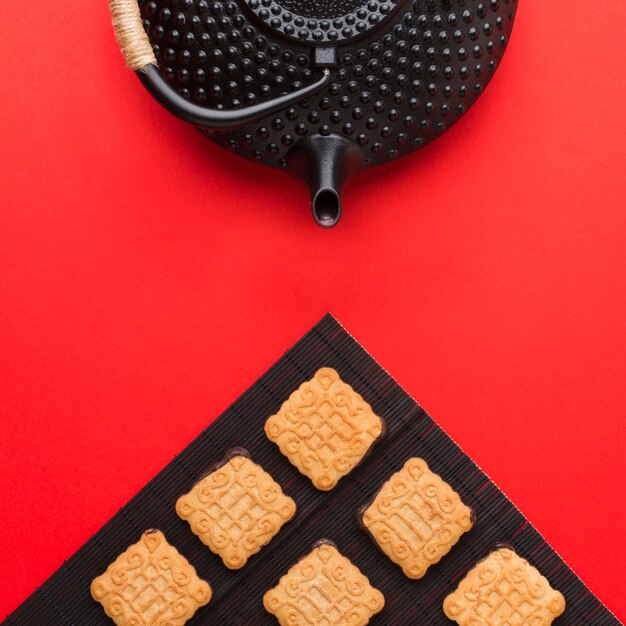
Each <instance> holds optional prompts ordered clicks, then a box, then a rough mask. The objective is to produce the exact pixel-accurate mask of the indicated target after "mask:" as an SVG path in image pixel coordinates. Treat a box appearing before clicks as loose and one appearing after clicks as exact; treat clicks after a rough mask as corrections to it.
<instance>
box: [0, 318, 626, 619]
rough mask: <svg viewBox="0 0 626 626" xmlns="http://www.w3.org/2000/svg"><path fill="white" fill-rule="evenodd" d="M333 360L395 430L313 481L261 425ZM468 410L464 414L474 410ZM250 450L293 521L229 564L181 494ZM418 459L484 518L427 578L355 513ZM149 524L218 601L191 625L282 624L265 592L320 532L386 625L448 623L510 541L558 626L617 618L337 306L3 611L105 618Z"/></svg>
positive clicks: (50, 616)
mask: <svg viewBox="0 0 626 626" xmlns="http://www.w3.org/2000/svg"><path fill="white" fill-rule="evenodd" d="M323 366H329V367H334V368H335V369H336V370H337V371H338V372H339V374H340V376H341V378H342V379H343V380H345V381H346V382H347V383H349V384H350V385H352V386H353V387H354V388H355V389H356V390H357V391H358V392H359V393H360V394H361V395H362V396H363V397H364V398H365V399H366V400H367V401H368V402H369V403H370V404H371V405H372V407H373V409H374V411H375V412H376V413H377V414H378V415H380V416H381V417H383V418H384V419H385V421H386V423H387V429H388V433H387V437H386V439H385V440H384V441H382V442H381V443H379V444H378V445H377V446H376V448H375V449H374V452H373V453H372V454H371V455H370V456H369V457H368V458H367V459H366V461H365V462H364V463H363V464H362V465H361V466H360V467H358V468H357V469H356V470H355V471H353V472H352V474H350V475H349V476H348V477H346V478H344V479H343V480H341V481H340V483H339V485H338V487H337V488H335V489H334V490H333V491H331V492H330V493H322V492H319V491H317V490H316V489H314V488H313V486H312V485H311V483H310V481H309V480H308V479H307V478H305V477H304V476H301V475H300V474H299V473H298V471H297V470H296V469H295V468H294V467H292V466H291V465H290V463H289V462H288V461H287V460H286V459H285V458H284V457H283V456H282V455H281V454H280V453H279V451H278V448H277V447H276V446H275V445H274V444H272V443H270V442H269V441H268V440H267V439H266V438H265V435H264V432H263V425H264V423H265V420H266V418H267V417H268V416H269V415H271V414H273V413H274V412H276V411H277V409H278V408H279V407H280V405H281V404H282V402H283V401H284V400H285V399H286V398H287V397H288V396H289V395H290V393H291V392H292V391H293V390H294V389H296V388H297V387H298V386H299V385H300V384H301V383H302V382H304V381H305V380H307V379H309V378H311V377H312V375H313V374H314V373H315V371H316V370H317V369H318V368H320V367H323ZM470 418H471V416H468V419H470ZM234 447H244V448H246V449H247V450H249V452H250V453H251V456H252V459H253V460H254V461H256V462H257V463H259V464H260V465H262V466H263V468H264V469H265V470H267V471H268V472H269V473H270V474H271V475H272V476H273V477H274V478H275V480H277V481H278V482H279V483H280V484H281V485H282V486H283V489H284V491H285V493H287V494H288V495H289V496H291V497H292V498H293V499H294V500H295V501H296V502H297V504H298V514H297V516H296V518H295V520H294V521H292V522H291V523H289V524H287V525H286V526H285V527H284V528H283V529H282V531H281V532H280V533H279V534H278V535H277V536H276V537H275V538H274V539H273V540H272V541H271V542H270V544H269V545H268V546H266V547H265V548H264V549H263V550H262V551H261V552H260V553H259V554H258V555H256V556H254V557H252V558H251V559H250V561H249V563H248V564H247V565H246V567H245V568H244V569H243V570H240V571H238V572H233V571H229V570H227V569H226V568H225V567H224V565H223V564H222V562H221V560H220V559H219V557H217V556H215V555H214V554H212V553H211V552H210V551H209V550H208V548H206V547H205V546H204V545H203V544H202V543H201V542H200V540H199V539H198V538H197V537H196V536H195V535H193V534H192V532H191V530H190V528H189V526H188V524H187V523H186V522H184V521H182V520H181V519H179V518H178V516H177V515H176V512H175V510H174V503H175V501H176V500H177V498H178V496H180V495H181V494H183V493H185V492H186V491H188V490H189V489H190V487H191V486H192V485H193V484H194V483H195V482H196V480H197V479H198V478H199V477H200V476H201V475H202V473H203V472H204V471H205V470H206V469H207V468H208V467H209V466H210V465H212V464H213V463H214V462H215V461H216V460H219V459H220V458H221V457H223V456H224V454H225V453H226V452H227V451H228V450H229V449H231V448H234ZM411 456H419V457H422V458H424V459H425V460H426V461H427V462H428V464H429V466H430V468H431V469H432V470H433V471H434V472H436V473H438V474H439V475H440V476H441V477H442V478H443V479H444V480H446V481H447V482H449V483H450V484H451V485H452V487H453V488H454V489H455V490H456V491H457V492H458V493H459V494H460V495H461V498H462V499H463V501H464V502H465V503H466V504H468V505H469V506H471V507H472V508H473V509H474V511H475V512H476V515H477V521H476V525H475V526H474V528H473V529H472V531H471V532H469V533H467V534H465V535H464V536H463V538H462V539H461V541H460V542H459V543H458V544H457V545H456V546H455V547H454V548H453V549H452V551H451V552H450V553H449V554H448V555H447V556H446V557H444V558H443V560H442V561H441V562H440V563H439V564H438V565H436V566H433V567H431V568H430V569H429V570H428V573H427V575H426V577H425V578H424V579H422V580H419V581H412V580H409V579H407V578H405V577H404V575H403V574H402V571H401V570H400V568H399V567H398V566H397V565H394V564H393V563H392V562H391V561H389V560H388V558H387V557H386V556H385V555H383V553H382V552H380V551H379V550H378V549H377V548H376V547H375V546H374V545H373V543H372V541H371V539H370V538H369V537H368V536H366V534H365V532H364V531H363V530H361V529H360V528H359V527H358V525H357V523H356V521H355V512H356V511H357V509H358V508H359V507H360V506H361V505H362V504H364V503H365V502H367V501H368V500H370V499H371V498H372V496H373V495H374V493H375V492H376V491H377V489H378V488H379V487H380V485H381V484H382V483H383V482H384V481H385V480H386V479H387V478H388V477H389V476H390V475H391V474H392V473H393V472H395V471H397V470H398V469H400V468H401V467H402V465H403V464H404V462H405V461H406V460H407V459H408V458H409V457H411ZM148 528H159V529H161V530H162V531H163V532H164V533H165V536H166V537H167V539H168V541H169V542H170V543H171V544H173V545H174V546H176V548H177V549H178V550H179V551H180V552H181V553H182V554H184V555H185V556H186V557H187V558H188V559H189V561H190V562H191V563H192V564H193V565H194V566H195V568H196V570H197V572H198V574H199V576H200V577H202V578H204V579H205V580H207V581H209V582H210V584H211V586H212V587H213V599H212V600H211V603H210V604H209V605H208V606H206V607H204V608H202V609H200V610H199V611H198V613H197V614H196V616H195V617H194V618H193V620H191V621H190V622H188V623H189V624H192V625H193V624H220V625H221V624H225V625H231V624H232V625H233V626H234V625H241V626H264V625H268V626H272V625H275V624H276V621H275V620H274V618H273V617H272V616H270V615H269V614H268V613H266V612H265V610H264V609H263V605H262V600H261V598H262V596H263V594H264V592H265V591H266V590H267V589H268V588H270V587H273V586H274V585H275V584H276V582H277V581H278V579H279V578H280V577H281V576H282V575H283V574H284V573H285V572H286V571H287V569H288V568H289V567H290V566H291V565H292V564H293V563H294V562H295V561H296V560H298V559H299V558H300V557H302V556H304V555H305V554H306V553H307V552H308V551H309V550H310V548H311V545H312V544H313V543H315V542H316V541H317V540H318V539H320V538H327V539H331V540H332V541H334V542H335V543H336V544H337V546H338V547H339V549H340V551H341V552H342V553H343V554H345V555H346V556H347V557H348V558H349V559H350V560H352V562H353V563H355V564H356V565H357V566H358V567H359V568H360V569H361V570H362V571H363V573H364V574H366V575H367V576H368V577H369V579H370V581H371V583H372V584H373V585H374V586H375V587H376V588H378V589H380V590H381V591H382V592H383V594H384V595H385V601H386V604H385V609H384V610H383V612H381V613H380V614H378V615H377V616H376V617H375V618H374V619H373V620H372V621H371V622H370V623H371V624H379V625H380V624H386V625H390V626H413V625H415V626H418V625H420V626H422V625H424V626H431V625H435V626H436V625H439V624H441V625H446V624H448V625H451V624H452V622H449V621H448V620H447V619H446V618H445V617H444V615H443V612H442V609H441V606H442V602H443V599H444V597H445V596H446V595H447V594H448V593H450V592H451V591H453V590H454V589H456V586H457V585H458V583H459V581H460V580H461V578H462V577H463V576H464V574H465V573H466V572H467V570H468V569H470V568H471V567H472V566H473V565H474V564H475V563H476V562H477V561H478V560H480V559H482V558H483V557H485V556H486V555H487V554H488V553H489V552H490V551H491V550H492V549H493V548H494V547H495V546H496V545H497V544H498V543H502V542H504V543H508V544H510V545H511V546H513V548H514V549H515V551H516V552H517V553H518V554H519V555H520V556H522V557H524V558H526V559H528V560H529V561H530V562H531V563H532V564H533V565H535V566H536V567H537V568H538V569H539V570H540V571H541V572H542V573H543V574H544V575H545V576H546V577H547V578H548V579H549V581H550V583H551V584H552V586H553V587H555V588H556V589H558V590H559V591H561V593H563V595H564V596H565V598H566V601H567V609H566V612H565V613H564V614H563V616H562V617H560V618H559V619H558V620H557V621H556V622H555V624H563V625H565V624H567V625H568V626H570V625H571V626H578V625H582V624H589V625H592V626H604V625H609V624H619V623H620V622H619V621H618V620H617V618H616V617H615V616H614V615H612V613H611V612H610V611H609V610H608V609H607V608H606V607H605V606H604V605H602V603H601V602H600V601H599V600H598V599H597V598H596V597H595V596H594V595H593V594H592V593H591V592H590V591H589V589H587V588H586V587H585V585H584V584H583V583H582V581H581V580H580V579H579V578H578V577H577V576H576V575H575V574H574V573H573V572H572V570H570V569H569V567H568V566H567V565H566V564H565V563H564V562H563V560H562V559H561V558H560V557H559V555H558V554H557V553H556V552H555V551H554V550H553V549H552V548H551V547H550V546H549V545H548V544H547V543H546V542H545V541H544V539H543V538H542V537H541V535H540V534H539V533H538V532H537V531H536V530H535V529H534V528H533V526H532V525H531V524H530V523H529V522H528V520H526V519H525V518H524V516H523V515H522V514H521V513H520V512H519V511H518V510H517V509H516V508H515V506H513V504H512V503H511V502H510V501H509V500H508V499H507V498H506V496H505V495H504V494H503V493H502V492H501V491H500V490H499V489H498V488H497V487H496V486H495V485H494V484H493V483H492V482H491V481H490V480H489V478H488V477H487V476H486V475H485V474H484V473H483V472H482V471H481V470H480V468H478V467H477V466H476V465H475V464H474V463H473V462H472V460H471V459H470V458H469V457H468V456H467V455H465V454H464V453H463V451H462V450H461V449H460V448H459V447H458V446H457V445H456V444H455V443H454V442H453V441H452V440H451V439H450V437H448V435H446V433H445V432H443V430H441V428H439V426H437V424H436V423H435V422H434V421H433V420H432V419H431V418H430V417H429V416H428V415H427V414H426V412H425V411H424V410H423V409H422V408H421V407H420V406H419V405H418V404H417V403H416V402H415V400H413V399H412V398H411V397H410V396H409V395H408V394H407V393H406V392H405V391H404V390H403V389H402V388H401V387H400V386H399V385H398V384H397V383H396V382H395V381H394V380H393V378H391V376H389V374H388V373H387V372H386V371H385V370H383V368H382V367H381V366H380V365H378V364H377V363H376V361H374V359H373V358H372V357H371V356H370V355H369V354H367V353H366V352H365V350H364V349H363V348H362V347H361V346H360V345H359V344H358V343H357V342H356V341H355V340H354V339H353V338H352V337H351V336H350V335H349V334H348V333H347V332H346V331H345V330H344V329H343V327H342V326H341V325H340V324H339V323H338V322H337V321H336V320H335V319H334V318H333V317H332V316H331V315H326V316H325V317H324V318H323V319H322V320H321V321H320V322H319V323H318V324H317V325H316V326H315V327H314V328H313V329H312V330H311V331H310V332H309V333H307V334H306V335H305V336H304V337H303V338H302V339H301V340H300V341H299V342H298V343H297V344H296V345H295V346H294V347H293V348H291V350H289V351H288V352H287V353H286V354H285V355H284V356H283V357H282V358H281V359H280V360H279V361H278V362H277V363H276V364H275V365H274V366H273V367H272V368H271V369H270V370H269V371H268V372H267V373H266V374H264V375H263V376H262V377H261V378H260V379H259V380H258V381H257V382H256V383H255V384H254V385H253V386H252V387H251V388H250V389H248V391H246V392H245V393H244V394H243V395H242V396H241V397H240V398H239V399H238V400H237V401H236V402H235V403H234V404H233V405H232V406H231V407H230V408H229V409H227V410H226V411H225V412H224V413H223V414H222V415H221V416H220V417H219V418H218V419H217V420H216V421H215V422H214V423H212V424H211V425H210V426H209V427H208V428H207V429H206V430H205V431H204V432H202V433H201V434H200V436H199V437H198V438H197V439H196V440H195V441H193V442H192V443H191V444H190V445H189V446H188V447H187V448H186V449H185V450H183V452H181V453H180V454H179V455H178V456H177V457H175V458H174V460H173V461H172V462H171V463H170V464H169V465H168V466H167V467H166V468H165V469H164V470H163V471H162V472H161V473H160V474H159V475H158V476H157V477H156V478H154V479H153V480H152V481H151V482H149V483H148V484H147V485H146V486H145V487H144V488H143V489H142V490H141V491H140V492H139V494H137V496H135V497H134V498H133V499H132V500H131V501H130V502H129V503H128V504H127V505H126V506H124V507H123V508H122V509H121V510H120V511H119V513H117V515H115V517H113V519H111V520H110V521H109V522H108V523H107V524H106V525H105V526H104V527H103V528H102V529H101V530H100V531H99V532H98V533H96V534H95V535H94V536H93V537H92V538H91V539H90V540H89V541H88V542H87V543H86V544H85V545H84V546H83V547H82V548H81V549H80V550H79V551H78V552H77V553H76V554H75V555H74V556H73V557H72V558H71V559H69V560H68V561H67V562H66V563H64V565H63V566H62V567H61V568H60V569H59V570H58V571H57V572H56V573H55V574H53V575H52V576H51V577H50V578H49V579H48V581H46V582H45V583H44V584H43V585H42V586H41V587H40V588H39V589H37V591H35V592H34V593H33V595H32V596H31V597H30V598H29V599H28V600H26V602H24V604H22V606H20V607H19V608H18V609H17V610H16V611H15V612H14V613H13V614H12V615H11V616H9V617H8V618H7V620H6V623H7V624H10V625H19V626H27V625H36V626H43V625H45V626H54V625H56V624H59V625H75V626H92V625H94V626H97V625H99V624H102V626H107V625H108V624H111V622H110V620H109V619H108V618H107V617H106V616H105V614H104V612H103V610H102V607H101V606H100V605H99V604H97V603H96V602H94V601H93V600H92V598H91V595H90V592H89V585H90V582H91V580H92V579H93V578H94V577H95V576H97V575H99V574H101V573H102V572H104V570H105V569H106V568H107V566H108V565H109V563H110V562H111V561H113V560H114V559H115V557H116V556H117V555H118V554H119V553H120V552H123V551H124V550H125V549H126V548H127V547H128V546H129V545H130V544H131V543H134V542H136V541H137V540H138V539H139V536H140V535H141V533H142V532H143V531H144V530H146V529H148Z"/></svg>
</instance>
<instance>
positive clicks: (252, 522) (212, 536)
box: [176, 456, 296, 569]
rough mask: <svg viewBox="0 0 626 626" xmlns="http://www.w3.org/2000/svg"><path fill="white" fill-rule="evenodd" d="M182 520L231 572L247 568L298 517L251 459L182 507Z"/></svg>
mask: <svg viewBox="0 0 626 626" xmlns="http://www.w3.org/2000/svg"><path fill="white" fill-rule="evenodd" d="M176 512H177V513H178V515H179V516H180V517H181V518H182V519H184V520H187V521H188V522H189V525H190V526H191V530H193V532H194V533H195V534H196V535H198V537H200V540H201V541H202V542H203V543H204V544H206V545H207V546H208V547H209V548H210V549H211V551H213V552H215V554H218V555H219V556H221V557H222V560H223V561H224V565H226V567H228V568H230V569H239V568H241V567H243V566H244V565H245V564H246V562H247V561H248V559H249V558H250V557H251V556H252V555H253V554H256V553H257V552H259V550H261V548H262V547H263V546H264V545H266V544H267V543H269V542H270V540H271V539H272V537H274V535H276V533H278V531H279V530H280V529H281V527H282V525H283V524H284V523H285V522H287V521H289V520H290V519H291V518H292V517H293V516H294V515H295V513H296V503H295V502H294V501H293V500H292V499H291V498H289V497H288V496H286V495H285V494H284V493H283V491H282V489H281V488H280V485H279V484H278V483H276V482H275V481H274V479H273V478H272V477H271V476H270V475H269V474H268V473H267V472H265V471H264V470H263V468H261V467H260V466H259V465H257V464H256V463H253V462H252V461H251V460H250V459H249V458H247V457H245V456H234V457H233V458H232V459H230V460H229V461H228V462H227V463H226V464H225V465H223V466H222V467H220V468H218V469H217V470H215V471H214V472H212V473H211V474H209V475H208V476H207V477H206V478H203V479H202V480H201V481H200V482H198V483H197V484H196V485H195V486H194V487H193V489H192V490H191V491H190V492H189V493H188V494H186V495H184V496H182V497H181V498H179V500H178V502H177V503H176Z"/></svg>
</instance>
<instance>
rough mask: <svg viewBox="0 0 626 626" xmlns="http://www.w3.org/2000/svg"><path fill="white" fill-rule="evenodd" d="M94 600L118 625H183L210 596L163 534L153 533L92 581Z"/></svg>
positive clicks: (202, 583)
mask: <svg viewBox="0 0 626 626" xmlns="http://www.w3.org/2000/svg"><path fill="white" fill-rule="evenodd" d="M91 595H92V596H93V598H94V599H95V600H97V601H98V602H100V604H102V606H103V607H104V610H105V612H106V614H107V615H108V616H109V617H110V618H111V619H112V620H113V621H114V622H115V623H116V624H117V625H118V626H130V625H131V624H132V625H137V626H140V625H142V624H150V626H182V624H184V623H185V622H186V621H187V620H189V619H191V617H192V616H193V614H194V613H195V612H196V610H197V609H198V608H199V607H201V606H204V605H205V604H208V602H209V600H210V599H211V595H212V592H211V587H210V586H209V585H208V583H206V582H204V581H203V580H201V579H200V578H198V576H197V575H196V570H195V569H194V568H193V566H192V565H190V563H189V562H188V561H187V559H185V557H184V556H183V555H182V554H180V553H179V552H178V550H176V548H174V547H173V546H171V545H170V544H169V543H167V541H166V539H165V537H164V536H163V533H162V532H160V531H158V530H149V531H147V532H145V533H144V534H143V535H142V536H141V539H140V540H139V541H138V542H137V543H135V544H133V545H132V546H130V547H129V548H128V549H127V550H126V552H123V553H122V554H120V556H118V557H117V559H116V560H115V561H114V562H113V563H111V565H109V567H108V568H107V571H106V572H105V573H104V574H102V576H98V577H97V578H94V580H93V582H92V583H91Z"/></svg>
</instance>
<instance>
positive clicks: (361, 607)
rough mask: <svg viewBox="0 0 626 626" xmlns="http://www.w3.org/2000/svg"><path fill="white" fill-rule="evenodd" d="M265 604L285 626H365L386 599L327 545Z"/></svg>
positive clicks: (287, 576) (285, 578)
mask: <svg viewBox="0 0 626 626" xmlns="http://www.w3.org/2000/svg"><path fill="white" fill-rule="evenodd" d="M263 604H264V606H265V608H266V609H267V611H269V612H270V613H272V614H274V615H275V616H276V617H277V618H278V621H279V623H280V624H281V626H314V625H315V626H339V625H341V626H344V625H346V624H350V625H351V626H365V624H367V623H368V622H369V621H370V619H371V617H372V616H373V615H375V614H376V613H378V612H380V611H382V609H383V607H384V606H385V598H384V596H383V594H382V593H381V592H380V591H378V590H377V589H374V587H372V586H371V585H370V582H369V580H368V579H367V577H366V576H364V575H363V574H362V573H361V572H360V571H359V569H358V568H357V567H355V566H354V565H353V564H352V563H351V562H350V561H349V560H348V559H347V558H346V557H344V556H342V555H341V554H340V552H339V551H338V550H337V548H335V547H334V546H333V545H329V544H324V545H320V546H319V547H318V548H315V549H314V550H313V552H311V553H310V554H309V555H307V556H306V557H304V558H303V559H302V560H301V561H298V563H296V564H295V565H294V566H293V567H292V568H291V569H290V570H289V571H288V572H287V574H285V575H284V576H283V577H282V578H281V579H280V581H279V583H278V585H277V586H276V587H275V588H274V589H271V590H270V591H268V592H267V593H266V594H265V596H264V597H263Z"/></svg>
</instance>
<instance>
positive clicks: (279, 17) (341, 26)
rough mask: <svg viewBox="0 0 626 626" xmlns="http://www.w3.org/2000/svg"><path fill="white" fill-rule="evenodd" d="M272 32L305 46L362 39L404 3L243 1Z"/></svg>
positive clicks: (373, 0) (376, 0)
mask: <svg viewBox="0 0 626 626" xmlns="http://www.w3.org/2000/svg"><path fill="white" fill-rule="evenodd" d="M244 1H245V3H246V4H247V5H248V7H249V8H250V9H251V10H252V11H253V13H255V14H256V16H257V17H258V18H259V19H260V20H261V21H263V22H264V23H265V25H266V26H268V27H269V28H271V29H272V30H275V31H278V32H280V33H282V34H283V35H285V36H286V37H289V38H290V39H295V40H297V41H300V42H302V43H307V44H313V45H333V44H338V43H345V42H347V41H349V40H351V39H354V38H355V37H360V36H361V35H364V34H365V33H367V32H368V31H369V30H370V29H372V28H374V27H377V26H380V25H381V24H382V22H383V21H384V20H386V19H387V18H389V17H390V16H391V15H393V13H394V12H395V9H396V8H398V7H399V6H400V5H402V4H404V3H405V0H315V1H312V0H244Z"/></svg>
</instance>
